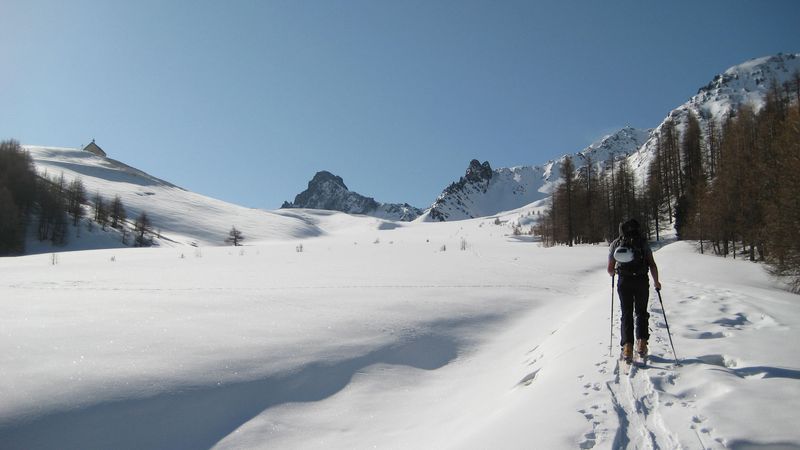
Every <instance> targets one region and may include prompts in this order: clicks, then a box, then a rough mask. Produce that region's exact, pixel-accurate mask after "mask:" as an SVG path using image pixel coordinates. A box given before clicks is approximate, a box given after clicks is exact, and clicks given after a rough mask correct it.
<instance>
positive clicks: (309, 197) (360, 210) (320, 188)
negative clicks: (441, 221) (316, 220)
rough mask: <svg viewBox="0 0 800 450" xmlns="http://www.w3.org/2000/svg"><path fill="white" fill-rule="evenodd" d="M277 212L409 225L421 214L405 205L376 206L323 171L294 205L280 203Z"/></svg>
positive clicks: (370, 199)
mask: <svg viewBox="0 0 800 450" xmlns="http://www.w3.org/2000/svg"><path fill="white" fill-rule="evenodd" d="M281 208H306V209H324V210H329V211H340V212H345V213H348V214H364V215H368V216H373V217H379V218H382V219H387V220H398V221H402V222H409V221H412V220H414V219H416V218H417V217H418V216H419V215H420V214H422V210H420V209H418V208H415V207H413V206H411V205H409V204H408V203H380V202H377V201H375V199H374V198H372V197H365V196H363V195H361V194H359V193H357V192H353V191H351V190H349V189H348V188H347V186H346V185H345V184H344V180H342V177H339V176H336V175H334V174H332V173H330V172H327V171H324V170H323V171H321V172H317V173H316V175H314V178H312V179H311V181H309V182H308V188H307V189H306V190H305V191H303V192H301V193H299V194H297V196H296V197H295V199H294V202H292V203H289V202H284V203H283V206H281Z"/></svg>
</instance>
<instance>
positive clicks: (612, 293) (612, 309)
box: [608, 274, 616, 356]
mask: <svg viewBox="0 0 800 450" xmlns="http://www.w3.org/2000/svg"><path fill="white" fill-rule="evenodd" d="M615 275H616V274H614V275H611V339H609V341H608V356H613V355H614V353H613V352H612V350H611V348H612V347H613V346H614V276H615Z"/></svg>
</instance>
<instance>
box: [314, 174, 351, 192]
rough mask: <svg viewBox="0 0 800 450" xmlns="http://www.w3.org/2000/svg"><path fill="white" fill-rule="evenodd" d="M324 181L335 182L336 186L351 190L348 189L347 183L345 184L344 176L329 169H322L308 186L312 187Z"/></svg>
mask: <svg viewBox="0 0 800 450" xmlns="http://www.w3.org/2000/svg"><path fill="white" fill-rule="evenodd" d="M324 183H333V184H334V185H335V186H338V187H341V188H342V189H345V190H349V189H347V185H345V184H344V180H343V179H342V177H340V176H337V175H334V174H332V173H330V172H328V171H327V170H321V171H319V172H317V173H316V174H314V178H312V179H311V181H309V182H308V188H309V189H311V188H312V187H313V186H318V185H321V184H324Z"/></svg>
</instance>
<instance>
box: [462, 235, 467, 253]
mask: <svg viewBox="0 0 800 450" xmlns="http://www.w3.org/2000/svg"><path fill="white" fill-rule="evenodd" d="M466 249H467V240H466V239H464V238H463V237H462V238H461V251H464V250H466Z"/></svg>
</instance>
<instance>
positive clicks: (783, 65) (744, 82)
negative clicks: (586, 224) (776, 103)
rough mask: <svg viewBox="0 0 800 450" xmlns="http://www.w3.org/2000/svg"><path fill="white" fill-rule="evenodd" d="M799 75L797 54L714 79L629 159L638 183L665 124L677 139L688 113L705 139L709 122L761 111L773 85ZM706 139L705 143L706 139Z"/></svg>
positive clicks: (732, 70)
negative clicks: (749, 109) (737, 113)
mask: <svg viewBox="0 0 800 450" xmlns="http://www.w3.org/2000/svg"><path fill="white" fill-rule="evenodd" d="M798 71H800V54H798V53H794V54H778V55H774V56H765V57H762V58H755V59H752V60H749V61H747V62H744V63H742V64H739V65H736V66H733V67H731V68H729V69H728V70H726V71H724V72H723V73H721V74H718V75H716V76H715V77H714V79H713V80H711V81H710V82H709V83H708V84H707V85H706V86H704V87H702V88H700V89H699V90H698V92H697V94H696V95H694V96H693V97H691V98H690V99H689V100H688V101H687V102H686V103H684V104H682V105H681V106H679V107H677V108H675V109H674V110H672V111H670V113H669V114H668V115H667V117H666V118H665V119H664V121H662V123H661V124H660V125H659V126H658V127H656V129H655V130H654V131H653V133H652V136H651V137H650V139H648V140H647V142H646V143H645V144H644V145H642V147H641V148H640V149H639V151H638V152H636V154H633V155H631V156H630V158H629V161H630V163H631V167H632V168H634V170H635V171H636V174H637V176H638V177H639V178H640V179H644V178H645V177H646V174H647V168H648V167H649V165H650V162H651V161H652V160H653V155H654V154H655V151H656V144H657V141H658V138H659V137H660V136H661V135H662V133H663V132H662V130H663V127H664V123H666V122H667V121H672V123H673V124H674V125H675V129H676V131H677V132H678V134H679V136H680V135H681V134H682V133H683V130H684V129H685V127H686V123H687V120H688V117H689V113H690V112H691V113H694V115H695V117H697V119H698V120H699V122H700V129H701V130H702V131H703V133H704V136H705V134H706V129H707V126H708V121H709V119H713V120H714V121H715V122H716V124H717V125H719V124H720V123H722V121H724V120H725V119H726V117H727V116H728V115H729V114H731V112H734V111H736V110H737V109H738V108H739V107H741V106H742V105H745V104H749V105H751V106H752V107H753V108H754V109H755V110H756V111H758V110H760V109H761V107H762V106H763V105H764V99H765V98H766V95H767V92H768V90H769V88H770V86H771V85H772V83H773V82H777V83H779V84H782V83H784V82H786V81H789V80H791V79H792V77H793V76H794V75H795V74H796V73H797V72H798ZM705 138H706V139H708V137H707V136H705Z"/></svg>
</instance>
